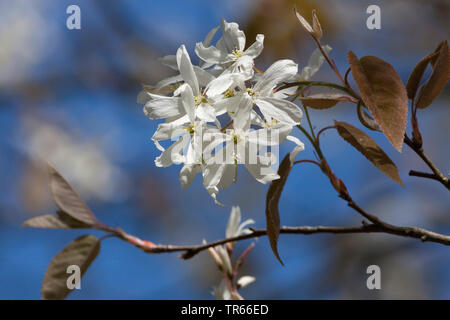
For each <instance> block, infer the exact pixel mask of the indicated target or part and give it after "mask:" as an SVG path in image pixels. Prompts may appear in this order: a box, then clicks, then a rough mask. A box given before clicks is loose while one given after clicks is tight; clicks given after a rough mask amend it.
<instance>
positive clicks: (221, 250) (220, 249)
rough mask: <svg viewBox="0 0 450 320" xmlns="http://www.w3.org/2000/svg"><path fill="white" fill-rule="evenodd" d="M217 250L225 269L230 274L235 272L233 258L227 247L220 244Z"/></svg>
mask: <svg viewBox="0 0 450 320" xmlns="http://www.w3.org/2000/svg"><path fill="white" fill-rule="evenodd" d="M216 250H217V253H218V254H219V256H220V259H221V260H222V262H223V267H224V269H225V270H224V271H225V272H227V273H228V274H231V273H232V272H233V268H232V267H231V260H230V256H229V255H228V251H227V249H225V248H224V247H223V246H218V247H217V249H216Z"/></svg>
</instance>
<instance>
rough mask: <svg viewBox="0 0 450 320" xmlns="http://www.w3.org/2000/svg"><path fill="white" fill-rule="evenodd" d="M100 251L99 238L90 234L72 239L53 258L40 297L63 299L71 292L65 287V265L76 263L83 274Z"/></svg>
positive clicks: (66, 274) (66, 275) (66, 277)
mask: <svg viewBox="0 0 450 320" xmlns="http://www.w3.org/2000/svg"><path fill="white" fill-rule="evenodd" d="M99 251H100V240H99V239H98V238H97V237H94V236H92V235H85V236H81V237H79V238H77V239H75V240H74V241H72V242H71V243H70V244H69V245H68V246H67V247H65V248H64V249H63V250H62V251H61V252H60V253H58V254H57V255H56V257H54V258H53V260H52V261H51V262H50V265H49V266H48V268H47V271H46V272H45V275H44V280H43V281H42V298H43V299H46V300H57V299H64V298H65V297H67V295H68V294H69V293H70V292H71V290H70V289H69V288H68V287H67V279H68V277H69V276H70V274H68V273H67V267H69V266H70V265H76V266H78V267H79V268H80V271H81V275H84V273H85V272H86V270H87V269H88V268H89V266H90V265H91V263H92V262H93V261H94V260H95V258H96V257H97V255H98V253H99Z"/></svg>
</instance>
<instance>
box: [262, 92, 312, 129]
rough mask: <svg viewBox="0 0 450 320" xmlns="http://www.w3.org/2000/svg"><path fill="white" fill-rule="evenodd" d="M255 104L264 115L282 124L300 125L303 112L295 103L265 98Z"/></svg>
mask: <svg viewBox="0 0 450 320" xmlns="http://www.w3.org/2000/svg"><path fill="white" fill-rule="evenodd" d="M255 103H256V104H257V106H258V107H259V109H260V110H261V112H262V113H263V114H264V116H269V117H271V118H274V119H276V120H278V121H280V122H282V123H286V124H290V125H296V124H299V123H300V120H301V119H302V116H303V112H302V110H301V109H300V108H299V107H298V106H297V105H296V104H294V103H292V102H289V101H286V100H281V99H276V98H269V97H264V98H260V99H256V100H255Z"/></svg>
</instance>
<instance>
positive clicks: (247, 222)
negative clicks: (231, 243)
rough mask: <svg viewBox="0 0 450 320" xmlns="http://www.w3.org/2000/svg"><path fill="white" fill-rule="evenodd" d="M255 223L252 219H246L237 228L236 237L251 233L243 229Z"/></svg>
mask: <svg viewBox="0 0 450 320" xmlns="http://www.w3.org/2000/svg"><path fill="white" fill-rule="evenodd" d="M254 223H255V220H253V219H247V220H245V221H244V222H242V223H241V224H240V225H239V228H238V236H240V235H242V234H247V233H249V232H252V231H250V230H249V229H244V228H245V227H246V226H248V225H249V224H254Z"/></svg>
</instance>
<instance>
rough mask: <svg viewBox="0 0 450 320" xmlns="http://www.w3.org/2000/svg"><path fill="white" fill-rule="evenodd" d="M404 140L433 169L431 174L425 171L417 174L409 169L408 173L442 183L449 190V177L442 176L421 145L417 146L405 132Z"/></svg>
mask: <svg viewBox="0 0 450 320" xmlns="http://www.w3.org/2000/svg"><path fill="white" fill-rule="evenodd" d="M404 142H405V143H406V145H407V146H408V147H410V148H411V149H412V150H413V151H414V152H415V153H416V154H417V155H418V156H419V157H420V158H421V159H422V160H423V161H424V162H425V163H426V164H427V166H428V167H429V168H430V169H431V171H433V174H426V173H423V174H420V173H419V174H418V172H417V171H410V173H409V175H411V176H417V177H423V178H430V179H434V180H436V181H439V182H440V183H442V184H443V185H444V186H445V187H446V188H447V189H449V190H450V181H449V179H448V178H447V177H446V176H444V175H443V174H442V172H440V171H439V169H438V168H437V167H436V165H435V164H434V163H433V162H432V161H431V160H430V158H428V156H427V155H426V154H425V153H424V151H423V149H422V147H419V146H417V145H416V144H415V143H414V142H413V141H412V140H411V139H410V138H409V137H408V136H407V135H406V134H405V139H404Z"/></svg>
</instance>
